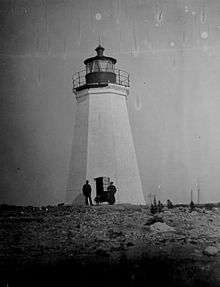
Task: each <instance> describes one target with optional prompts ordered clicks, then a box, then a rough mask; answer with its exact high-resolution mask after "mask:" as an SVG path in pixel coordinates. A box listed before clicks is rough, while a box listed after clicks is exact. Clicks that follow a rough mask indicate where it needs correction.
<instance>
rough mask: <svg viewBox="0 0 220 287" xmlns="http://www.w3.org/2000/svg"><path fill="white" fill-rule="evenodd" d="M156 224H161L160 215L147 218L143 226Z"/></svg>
mask: <svg viewBox="0 0 220 287" xmlns="http://www.w3.org/2000/svg"><path fill="white" fill-rule="evenodd" d="M156 222H163V218H162V216H161V215H154V216H151V217H149V218H148V219H147V221H146V222H145V224H144V225H152V224H154V223H156Z"/></svg>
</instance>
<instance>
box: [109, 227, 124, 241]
mask: <svg viewBox="0 0 220 287" xmlns="http://www.w3.org/2000/svg"><path fill="white" fill-rule="evenodd" d="M107 234H108V236H109V238H111V239H113V238H117V237H119V236H123V235H124V234H123V232H122V231H121V230H117V229H112V228H110V229H109V230H108V232H107Z"/></svg>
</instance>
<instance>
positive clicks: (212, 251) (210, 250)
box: [203, 246, 218, 256]
mask: <svg viewBox="0 0 220 287" xmlns="http://www.w3.org/2000/svg"><path fill="white" fill-rule="evenodd" d="M203 253H204V254H205V255H208V256H215V255H216V254H217V253H218V249H217V248H216V247H215V246H208V247H206V248H205V249H204V251H203Z"/></svg>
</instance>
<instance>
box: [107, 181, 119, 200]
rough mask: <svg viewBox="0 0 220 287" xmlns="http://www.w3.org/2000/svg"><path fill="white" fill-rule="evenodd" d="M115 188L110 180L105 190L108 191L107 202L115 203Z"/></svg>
mask: <svg viewBox="0 0 220 287" xmlns="http://www.w3.org/2000/svg"><path fill="white" fill-rule="evenodd" d="M116 191H117V189H116V187H115V186H114V182H113V181H111V182H110V185H109V186H108V188H107V192H108V198H109V200H108V202H109V204H114V203H115V193H116Z"/></svg>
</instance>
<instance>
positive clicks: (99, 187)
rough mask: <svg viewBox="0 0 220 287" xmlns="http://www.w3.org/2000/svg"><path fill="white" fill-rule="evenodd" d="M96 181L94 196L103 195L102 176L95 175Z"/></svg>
mask: <svg viewBox="0 0 220 287" xmlns="http://www.w3.org/2000/svg"><path fill="white" fill-rule="evenodd" d="M95 181H96V196H100V197H102V196H103V191H104V189H103V177H97V178H95Z"/></svg>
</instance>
